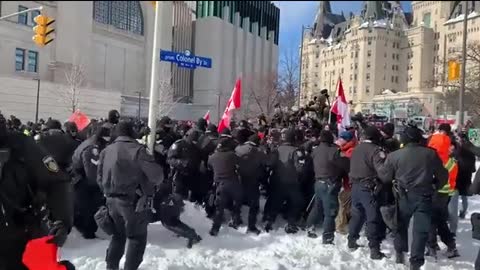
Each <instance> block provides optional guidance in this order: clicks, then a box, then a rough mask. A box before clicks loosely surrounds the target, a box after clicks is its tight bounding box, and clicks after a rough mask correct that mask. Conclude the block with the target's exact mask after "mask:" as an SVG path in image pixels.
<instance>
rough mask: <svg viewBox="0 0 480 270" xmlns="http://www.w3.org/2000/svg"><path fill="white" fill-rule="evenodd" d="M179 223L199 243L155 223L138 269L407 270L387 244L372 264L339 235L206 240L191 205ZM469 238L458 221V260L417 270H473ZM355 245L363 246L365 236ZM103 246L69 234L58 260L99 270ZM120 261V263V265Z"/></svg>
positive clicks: (476, 200)
mask: <svg viewBox="0 0 480 270" xmlns="http://www.w3.org/2000/svg"><path fill="white" fill-rule="evenodd" d="M475 211H476V212H480V196H475V197H471V198H470V208H469V213H472V212H475ZM244 212H245V211H244ZM182 220H184V221H185V222H186V223H187V224H190V225H193V227H194V228H195V229H196V230H197V232H198V233H199V234H200V235H201V236H202V237H203V241H202V242H200V243H199V244H197V245H196V246H194V247H193V248H192V249H187V248H186V240H185V239H183V238H177V237H176V236H174V235H173V233H172V232H170V231H168V230H166V229H165V228H163V226H162V225H161V224H151V225H150V227H149V235H148V245H147V249H146V252H145V256H144V261H143V263H142V265H141V266H140V269H143V270H164V269H165V270H166V269H168V270H183V269H192V270H193V269H195V270H203V269H262V270H263V269H265V270H266V269H272V270H277V269H278V270H283V269H285V270H286V269H288V270H294V269H339V270H342V269H345V270H347V269H348V270H351V269H355V270H361V269H368V270H372V269H408V268H407V267H405V266H400V265H396V264H395V262H394V251H393V245H392V239H389V240H387V241H385V242H384V243H383V251H384V252H385V253H387V254H388V255H389V256H390V258H387V259H383V260H381V261H372V260H370V258H369V250H368V248H361V249H359V250H357V251H355V252H351V251H349V250H348V249H347V247H346V236H342V235H339V234H337V235H336V239H335V245H334V246H324V245H322V244H321V238H317V239H311V238H308V237H307V236H306V233H305V232H300V233H298V234H295V235H287V234H286V233H285V232H284V231H283V228H280V229H278V230H277V231H275V232H273V233H262V234H260V235H258V236H253V235H251V234H246V228H245V227H242V228H240V229H239V230H238V231H236V230H234V229H231V228H229V227H222V229H221V230H220V234H219V236H218V237H211V236H210V235H209V234H208V231H209V229H210V226H211V221H210V220H209V219H207V218H206V217H205V214H204V212H203V211H201V210H200V209H197V208H195V207H194V206H193V205H191V204H187V205H186V208H185V212H184V213H183V215H182ZM471 235H472V233H471V225H470V214H469V215H468V216H467V219H464V220H460V222H459V229H458V233H457V236H458V237H457V246H458V249H459V252H460V254H461V257H460V258H456V259H454V260H449V259H447V258H446V257H445V256H443V253H440V254H439V260H438V262H437V263H435V262H434V261H433V260H432V259H430V258H428V259H427V263H426V265H425V267H424V268H423V269H425V270H439V269H473V262H474V261H475V258H476V255H477V252H478V249H479V248H480V242H477V241H475V240H472V236H471ZM359 243H361V244H367V241H366V239H365V237H362V238H361V239H360V241H359ZM107 245H108V240H84V239H82V238H81V237H80V236H79V235H78V234H77V233H75V232H74V233H72V235H71V237H70V238H69V240H68V242H67V244H66V246H65V247H64V248H63V249H62V259H68V260H70V261H71V262H73V264H74V265H75V266H76V268H77V269H78V270H97V269H98V270H100V269H105V267H106V265H105V262H104V258H105V251H106V248H107ZM440 245H441V246H442V244H440ZM442 248H443V249H445V247H444V246H442ZM123 262H124V259H122V262H121V265H123Z"/></svg>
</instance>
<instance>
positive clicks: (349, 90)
mask: <svg viewBox="0 0 480 270" xmlns="http://www.w3.org/2000/svg"><path fill="white" fill-rule="evenodd" d="M348 93H350V94H351V93H352V87H351V86H350V87H349V88H348Z"/></svg>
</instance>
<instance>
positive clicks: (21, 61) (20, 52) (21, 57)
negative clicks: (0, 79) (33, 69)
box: [15, 48, 25, 71]
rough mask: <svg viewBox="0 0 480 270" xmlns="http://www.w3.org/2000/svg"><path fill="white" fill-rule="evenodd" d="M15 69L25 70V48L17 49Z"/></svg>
mask: <svg viewBox="0 0 480 270" xmlns="http://www.w3.org/2000/svg"><path fill="white" fill-rule="evenodd" d="M15 70H16V71H22V70H25V50H24V49H19V48H16V49H15Z"/></svg>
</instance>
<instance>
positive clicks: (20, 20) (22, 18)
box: [18, 6, 28, 25]
mask: <svg viewBox="0 0 480 270" xmlns="http://www.w3.org/2000/svg"><path fill="white" fill-rule="evenodd" d="M27 9H28V8H27V7H24V6H18V11H19V12H20V11H24V10H27ZM18 23H19V24H24V25H27V24H28V13H22V14H19V15H18Z"/></svg>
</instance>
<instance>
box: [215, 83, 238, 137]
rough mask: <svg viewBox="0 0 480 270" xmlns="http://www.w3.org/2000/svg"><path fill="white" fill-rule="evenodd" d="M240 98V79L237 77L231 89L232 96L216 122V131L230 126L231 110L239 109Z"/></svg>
mask: <svg viewBox="0 0 480 270" xmlns="http://www.w3.org/2000/svg"><path fill="white" fill-rule="evenodd" d="M241 100H242V80H241V79H237V82H236V83H235V87H234V88H233V91H232V96H230V99H229V100H228V102H227V107H226V108H225V112H223V116H222V119H220V122H219V123H218V132H219V133H221V132H222V130H224V129H225V128H230V119H231V118H232V114H233V110H235V109H240V106H241Z"/></svg>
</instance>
